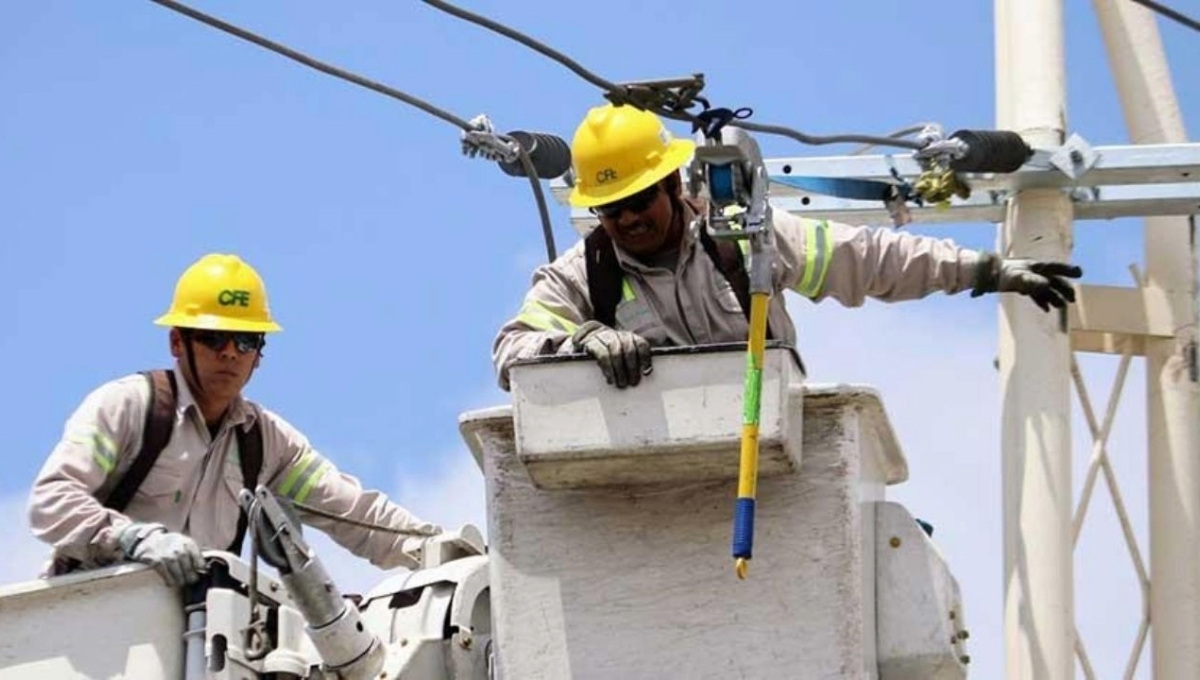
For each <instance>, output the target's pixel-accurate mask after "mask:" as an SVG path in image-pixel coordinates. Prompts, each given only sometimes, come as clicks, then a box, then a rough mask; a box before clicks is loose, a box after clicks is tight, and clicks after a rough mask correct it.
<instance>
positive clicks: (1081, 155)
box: [1050, 133, 1100, 180]
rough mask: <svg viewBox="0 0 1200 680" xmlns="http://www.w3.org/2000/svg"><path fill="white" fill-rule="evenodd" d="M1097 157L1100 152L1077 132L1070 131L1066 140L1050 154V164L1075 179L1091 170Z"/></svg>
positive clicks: (1098, 157)
mask: <svg viewBox="0 0 1200 680" xmlns="http://www.w3.org/2000/svg"><path fill="white" fill-rule="evenodd" d="M1099 159H1100V154H1098V153H1096V151H1095V150H1094V149H1092V146H1091V145H1090V144H1088V143H1087V140H1085V139H1084V138H1083V137H1080V136H1079V134H1077V133H1072V134H1071V136H1070V137H1069V138H1067V141H1066V142H1065V143H1064V144H1063V145H1062V146H1060V147H1058V149H1056V150H1055V151H1054V152H1053V153H1052V154H1051V155H1050V165H1052V166H1054V167H1055V168H1058V170H1059V171H1061V172H1062V174H1064V175H1066V176H1067V177H1070V178H1071V179H1072V180H1076V179H1079V178H1080V177H1081V176H1082V175H1084V174H1085V173H1086V172H1087V171H1088V170H1091V169H1092V168H1093V167H1094V166H1095V165H1096V161H1098V160H1099Z"/></svg>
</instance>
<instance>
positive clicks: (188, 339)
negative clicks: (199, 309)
mask: <svg viewBox="0 0 1200 680" xmlns="http://www.w3.org/2000/svg"><path fill="white" fill-rule="evenodd" d="M179 334H180V336H181V337H182V338H183V348H184V351H185V352H187V367H188V372H189V373H191V374H192V382H193V383H195V384H194V385H192V389H193V390H194V391H195V392H196V394H197V395H203V394H204V385H202V384H201V383H200V372H199V371H197V370H196V352H195V350H193V349H192V331H191V330H190V329H187V328H181V329H179Z"/></svg>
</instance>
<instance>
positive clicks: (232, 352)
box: [171, 329, 265, 401]
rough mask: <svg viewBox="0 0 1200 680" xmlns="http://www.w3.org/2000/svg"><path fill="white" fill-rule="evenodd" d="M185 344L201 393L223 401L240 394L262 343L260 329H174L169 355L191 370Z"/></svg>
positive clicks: (256, 359)
mask: <svg viewBox="0 0 1200 680" xmlns="http://www.w3.org/2000/svg"><path fill="white" fill-rule="evenodd" d="M185 343H186V344H185ZM188 344H190V345H191V348H192V356H193V357H194V358H195V362H196V363H195V372H196V375H194V376H193V378H194V379H195V380H196V381H197V382H199V384H200V389H201V391H202V392H203V393H204V396H205V397H209V398H212V399H214V400H217V401H225V400H230V399H233V398H234V397H236V396H237V395H238V394H240V393H241V391H242V388H243V387H245V385H246V383H247V382H249V380H250V374H251V373H252V372H253V371H254V369H255V367H257V366H258V359H259V352H260V351H261V350H262V346H263V345H264V344H265V343H264V341H263V335H262V334H261V333H233V332H227V331H209V330H200V329H185V330H180V329H173V330H172V331H171V355H172V356H174V357H175V358H176V359H181V361H180V365H182V366H183V367H184V369H185V370H192V367H191V366H189V362H188V360H187V345H188Z"/></svg>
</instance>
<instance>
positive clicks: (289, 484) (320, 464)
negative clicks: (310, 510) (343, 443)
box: [279, 449, 331, 503]
mask: <svg viewBox="0 0 1200 680" xmlns="http://www.w3.org/2000/svg"><path fill="white" fill-rule="evenodd" d="M330 467H331V466H330V464H329V461H327V460H325V459H324V458H322V457H321V456H320V455H319V454H318V453H317V452H316V451H313V450H312V449H306V450H305V451H304V453H303V454H301V456H300V460H298V461H296V464H295V465H293V466H292V469H291V470H289V471H288V474H287V477H285V478H284V480H283V484H282V485H280V487H279V493H281V494H283V495H284V496H287V497H288V498H290V499H292V500H293V501H295V502H297V503H303V502H304V499H305V498H308V494H309V493H310V492H311V491H312V489H313V487H314V486H316V484H317V482H319V481H321V478H322V477H324V476H325V473H326V472H328V471H329V469H330Z"/></svg>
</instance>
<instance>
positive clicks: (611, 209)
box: [592, 184, 658, 220]
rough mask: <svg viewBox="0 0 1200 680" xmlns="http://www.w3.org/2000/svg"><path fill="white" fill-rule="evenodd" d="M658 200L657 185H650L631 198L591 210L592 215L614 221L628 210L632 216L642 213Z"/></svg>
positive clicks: (627, 197)
mask: <svg viewBox="0 0 1200 680" xmlns="http://www.w3.org/2000/svg"><path fill="white" fill-rule="evenodd" d="M656 198H658V184H651V185H650V186H648V187H646V188H645V189H642V190H641V191H639V192H637V193H636V194H634V195H632V196H626V197H625V198H622V199H621V200H619V201H613V202H612V203H605V204H604V205H601V206H596V207H595V208H592V214H593V215H596V216H598V217H603V218H605V219H610V220H611V219H616V218H617V217H620V216H621V213H623V212H625V211H626V210H628V211H629V212H632V213H634V214H637V213H643V212H645V211H646V209H647V208H649V207H650V205H651V204H652V203H654V199H656Z"/></svg>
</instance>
